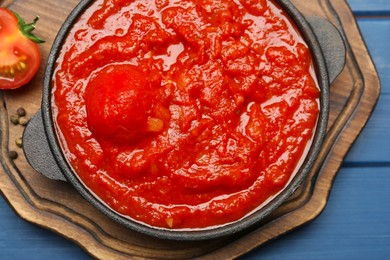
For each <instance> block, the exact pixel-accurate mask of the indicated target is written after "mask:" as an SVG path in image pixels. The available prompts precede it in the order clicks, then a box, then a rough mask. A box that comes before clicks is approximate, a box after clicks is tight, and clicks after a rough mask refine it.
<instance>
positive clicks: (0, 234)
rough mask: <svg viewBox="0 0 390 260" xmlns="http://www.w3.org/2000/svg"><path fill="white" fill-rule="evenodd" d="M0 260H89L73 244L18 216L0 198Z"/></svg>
mask: <svg viewBox="0 0 390 260" xmlns="http://www.w3.org/2000/svg"><path fill="white" fill-rule="evenodd" d="M0 219H1V221H0V230H1V231H0V259H53V258H54V259H55V258H58V259H80V260H81V259H89V257H88V256H87V254H86V253H85V252H84V251H83V250H81V249H80V248H79V247H78V246H76V245H75V244H73V243H72V242H70V241H68V240H65V239H64V238H62V237H60V236H58V235H57V234H54V233H53V232H51V231H49V230H46V229H43V228H40V227H37V226H35V225H32V224H30V223H28V222H26V221H24V220H22V219H21V218H20V217H19V216H17V215H16V214H15V213H14V212H13V211H12V210H11V208H10V207H9V205H8V204H7V203H6V202H5V201H4V199H3V197H2V196H0Z"/></svg>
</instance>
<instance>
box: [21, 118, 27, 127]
mask: <svg viewBox="0 0 390 260" xmlns="http://www.w3.org/2000/svg"><path fill="white" fill-rule="evenodd" d="M27 123H28V119H27V118H25V117H21V118H19V124H20V125H22V126H25V125H27Z"/></svg>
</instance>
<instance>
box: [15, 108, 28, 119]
mask: <svg viewBox="0 0 390 260" xmlns="http://www.w3.org/2000/svg"><path fill="white" fill-rule="evenodd" d="M16 114H18V116H20V117H23V116H25V115H26V110H25V109H24V108H23V107H19V108H18V109H17V110H16Z"/></svg>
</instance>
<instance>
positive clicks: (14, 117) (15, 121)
mask: <svg viewBox="0 0 390 260" xmlns="http://www.w3.org/2000/svg"><path fill="white" fill-rule="evenodd" d="M10 120H11V122H12V124H14V125H17V124H19V116H18V115H15V114H12V115H11V116H10Z"/></svg>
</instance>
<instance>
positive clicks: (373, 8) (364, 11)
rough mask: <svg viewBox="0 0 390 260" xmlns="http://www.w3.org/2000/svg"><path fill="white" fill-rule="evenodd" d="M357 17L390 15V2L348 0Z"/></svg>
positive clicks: (385, 0) (387, 0)
mask: <svg viewBox="0 0 390 260" xmlns="http://www.w3.org/2000/svg"><path fill="white" fill-rule="evenodd" d="M347 2H348V3H349V5H350V6H351V8H352V10H353V12H354V13H355V14H357V15H373V14H375V13H376V14H386V13H387V14H388V13H390V1H389V0H347Z"/></svg>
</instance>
